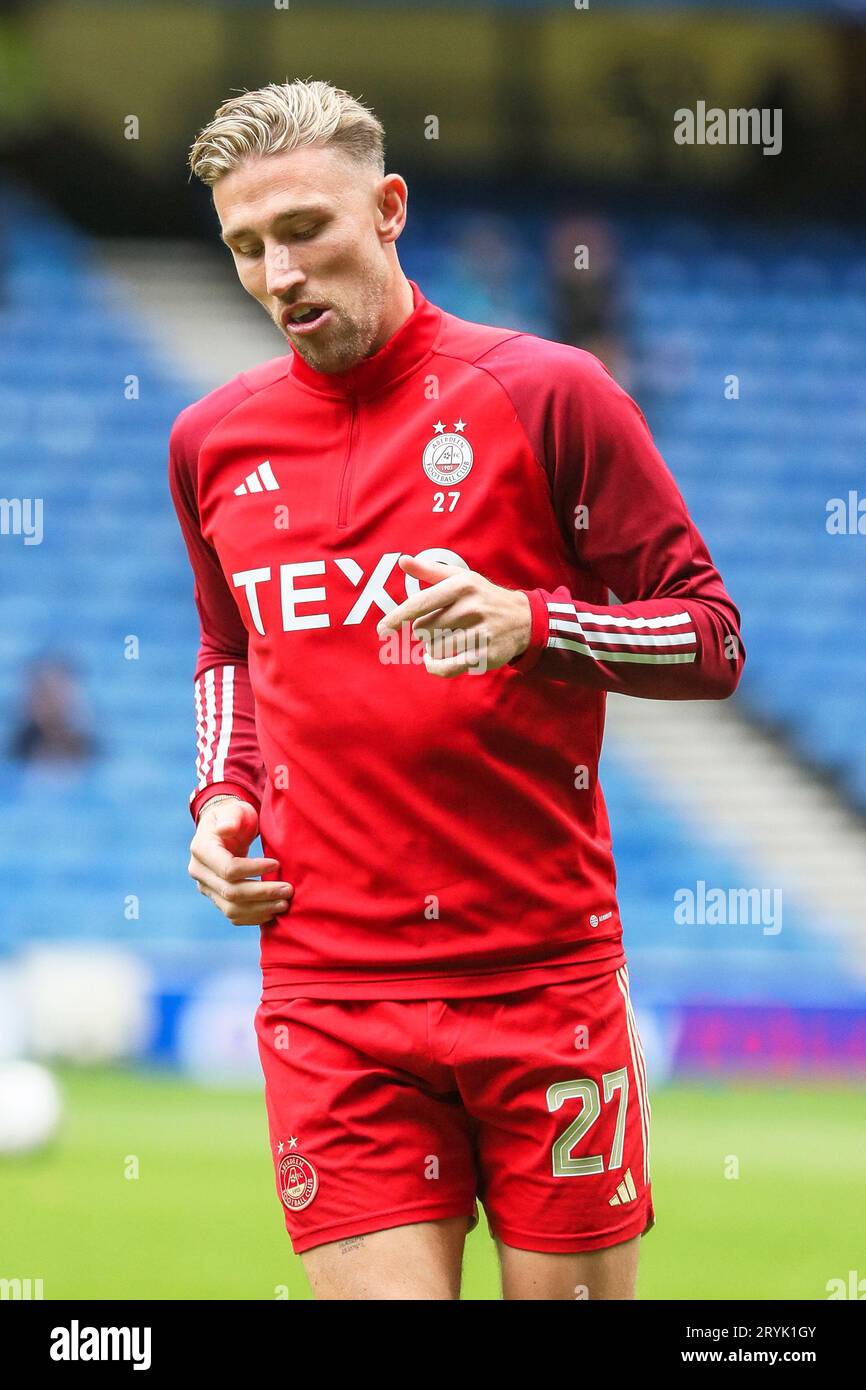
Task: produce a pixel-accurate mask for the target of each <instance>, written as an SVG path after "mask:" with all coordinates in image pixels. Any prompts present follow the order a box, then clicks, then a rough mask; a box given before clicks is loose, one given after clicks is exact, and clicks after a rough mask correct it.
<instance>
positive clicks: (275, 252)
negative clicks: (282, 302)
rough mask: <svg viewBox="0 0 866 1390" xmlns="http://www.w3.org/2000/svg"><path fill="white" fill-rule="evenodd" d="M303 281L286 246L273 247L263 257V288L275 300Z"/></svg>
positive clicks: (302, 275) (302, 276)
mask: <svg viewBox="0 0 866 1390" xmlns="http://www.w3.org/2000/svg"><path fill="white" fill-rule="evenodd" d="M303 280H304V273H303V271H302V270H301V269H300V268H299V267H298V266H297V265H295V264H293V261H292V256H291V253H290V251H289V248H288V247H287V246H275V247H274V248H273V249H272V250H270V251H268V252H267V253H266V256H265V288H266V289H267V292H268V294H271V295H274V296H275V297H276V298H277V299H279V298H281V297H282V296H283V295H285V294H288V293H289V292H290V291H291V290H293V289H296V288H297V286H298V285H300V284H302V283H303Z"/></svg>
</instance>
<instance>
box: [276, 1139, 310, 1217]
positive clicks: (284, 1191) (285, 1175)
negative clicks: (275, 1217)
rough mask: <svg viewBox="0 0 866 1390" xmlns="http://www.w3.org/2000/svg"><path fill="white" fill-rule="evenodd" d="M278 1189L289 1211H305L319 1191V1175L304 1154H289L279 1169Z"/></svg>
mask: <svg viewBox="0 0 866 1390" xmlns="http://www.w3.org/2000/svg"><path fill="white" fill-rule="evenodd" d="M277 1187H278V1188H279V1190H280V1196H281V1197H282V1199H283V1203H284V1205H285V1206H287V1207H288V1209H289V1211H303V1210H304V1207H308V1206H309V1205H310V1203H311V1202H312V1200H313V1198H314V1197H315V1195H316V1193H317V1192H318V1190H319V1175H318V1173H317V1172H316V1170H315V1168H314V1167H313V1165H312V1163H311V1162H310V1160H309V1159H308V1158H304V1156H303V1154H299V1153H287V1154H285V1155H284V1156H283V1158H281V1159H280V1164H279V1167H278V1168H277Z"/></svg>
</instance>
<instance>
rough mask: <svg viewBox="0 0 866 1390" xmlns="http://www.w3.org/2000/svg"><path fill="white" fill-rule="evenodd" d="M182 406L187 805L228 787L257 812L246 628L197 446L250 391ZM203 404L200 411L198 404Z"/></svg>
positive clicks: (260, 769)
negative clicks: (192, 736)
mask: <svg viewBox="0 0 866 1390" xmlns="http://www.w3.org/2000/svg"><path fill="white" fill-rule="evenodd" d="M214 394H215V397H216V398H217V399H216V400H215V399H214V397H208V398H207V400H206V402H204V403H201V402H200V403H198V405H196V406H191V407H189V408H188V409H187V410H185V411H183V412H182V413H181V414H180V415H179V416H178V418H177V420H176V421H175V423H174V427H173V429H172V432H171V439H170V442H169V486H170V489H171V495H172V500H173V502H174V506H175V510H176V512H177V516H178V521H179V522H180V528H181V531H182V533H183V538H184V541H185V542H186V548H187V552H188V554H189V559H190V564H191V566H192V570H193V576H194V592H195V603H196V608H197V609H198V615H199V625H200V639H199V648H198V655H197V657H196V663H195V671H194V701H195V715H196V749H197V756H196V786H195V788H194V789H193V791H192V793H191V795H190V811H191V812H192V816H193V819H194V820H196V819H197V818H198V814H199V811H200V810H201V808H202V806H203V805H204V803H205V802H206V801H208V800H210V798H211V797H212V796H216V795H218V794H219V793H222V792H231V793H233V794H234V795H235V796H240V797H242V798H243V799H244V800H245V801H248V802H249V803H250V804H251V805H252V806H254V807H255V809H256V811H258V810H259V809H260V807H261V798H262V792H263V789H264V783H265V769H264V766H263V763H262V756H261V752H260V750H259V745H258V740H257V736H256V715H255V700H254V697H253V692H252V688H251V686H250V676H249V668H248V664H247V653H248V634H247V630H246V628H245V627H244V624H243V621H242V620H241V616H240V613H239V612H238V607H237V604H236V603H235V600H234V597H233V596H232V594H231V592H230V590H229V588H228V585H227V584H226V581H225V576H224V575H223V572H222V569H221V568H220V563H219V558H218V556H217V554H216V551H215V550H214V548H213V546H212V545H210V543H209V542H208V541H207V540H206V539H205V537H204V536H203V535H202V531H201V524H200V519H199V510H198V497H197V473H198V451H199V448H200V447H201V444H202V441H203V440H204V438H205V437H206V435H207V433H208V432H209V431H210V428H211V427H212V425H213V424H214V423H215V421H216V420H217V419H221V418H223V416H224V415H225V414H226V413H227V410H230V409H231V408H232V405H233V400H234V395H237V396H238V399H239V400H244V399H246V398H247V396H248V392H246V391H245V390H243V388H242V387H241V388H240V389H239V387H238V383H237V382H233V383H231V385H230V386H229V387H226V388H224V390H223V391H221V392H217V393H214ZM203 404H204V405H206V406H207V409H204V410H203V409H202V405H203Z"/></svg>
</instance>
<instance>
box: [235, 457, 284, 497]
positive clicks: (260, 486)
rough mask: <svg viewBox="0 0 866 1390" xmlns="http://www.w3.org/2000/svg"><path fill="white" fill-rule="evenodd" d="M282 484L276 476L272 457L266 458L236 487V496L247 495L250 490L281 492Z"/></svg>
mask: <svg viewBox="0 0 866 1390" xmlns="http://www.w3.org/2000/svg"><path fill="white" fill-rule="evenodd" d="M279 489H280V485H279V483H278V482H277V480H276V478H275V477H274V471H273V469H272V468H271V461H270V459H265V461H264V463H260V464H259V465H258V467H256V468H254V469H253V471H252V473H248V474H247V476H246V478H245V479H244V481H243V482H242V483H239V484H238V486H237V487H236V488H235V497H246V496H247V494H248V493H250V492H279Z"/></svg>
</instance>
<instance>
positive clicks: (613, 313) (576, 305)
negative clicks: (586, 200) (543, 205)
mask: <svg viewBox="0 0 866 1390" xmlns="http://www.w3.org/2000/svg"><path fill="white" fill-rule="evenodd" d="M547 255H548V265H549V270H550V284H551V298H552V312H553V333H554V336H555V337H556V338H557V339H558V340H559V341H560V342H562V343H568V344H569V346H571V347H578V348H583V349H584V350H585V351H586V352H591V353H593V354H594V356H596V357H598V358H600V359H601V361H602V362H603V363H604V365H605V366H606V367H607V369H608V371H609V372H610V373H611V375H612V376H613V377H615V379H616V380H617V381H618V382H619V384H620V385H621V386H626V385H627V379H628V361H627V358H626V353H625V349H624V346H623V343H622V341H621V337H620V311H619V304H618V298H617V259H618V258H617V248H616V243H615V240H614V236H613V233H612V231H611V229H610V227H609V226H608V224H607V223H606V222H605V221H604V219H603V218H599V217H586V216H582V215H577V214H567V215H565V216H563V217H560V218H559V219H558V220H557V221H556V222H555V223H554V225H553V227H552V229H551V232H550V236H549V238H548V246H547Z"/></svg>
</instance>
